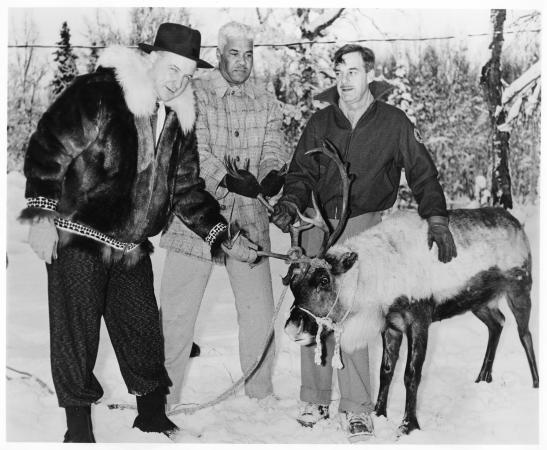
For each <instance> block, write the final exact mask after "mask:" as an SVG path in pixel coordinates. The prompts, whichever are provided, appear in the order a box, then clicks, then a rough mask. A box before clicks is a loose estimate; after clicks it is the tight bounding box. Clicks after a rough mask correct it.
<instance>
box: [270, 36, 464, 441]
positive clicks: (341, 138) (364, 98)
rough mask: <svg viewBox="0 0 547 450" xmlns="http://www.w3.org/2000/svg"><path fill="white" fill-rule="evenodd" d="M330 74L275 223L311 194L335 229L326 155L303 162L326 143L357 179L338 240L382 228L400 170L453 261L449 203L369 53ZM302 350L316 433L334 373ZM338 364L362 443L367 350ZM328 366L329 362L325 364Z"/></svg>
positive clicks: (348, 56) (314, 244)
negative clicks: (378, 83) (377, 94)
mask: <svg viewBox="0 0 547 450" xmlns="http://www.w3.org/2000/svg"><path fill="white" fill-rule="evenodd" d="M334 68H335V74H336V87H333V88H331V89H329V90H327V91H326V92H324V93H322V94H320V95H319V96H317V98H318V99H320V100H323V101H326V102H328V103H330V106H328V107H326V108H324V109H322V110H320V111H318V112H316V113H315V114H314V115H313V116H312V117H311V118H310V120H309V122H308V123H307V125H306V127H305V129H304V131H303V133H302V136H301V138H300V141H299V143H298V146H297V148H296V152H295V154H294V157H293V160H292V162H291V165H290V168H289V172H288V174H287V177H286V181H285V185H284V188H283V196H282V197H281V198H280V200H279V202H278V203H277V204H276V205H275V211H274V214H273V216H272V221H273V222H274V223H275V224H276V225H277V226H279V227H280V228H281V229H282V230H283V231H285V232H286V231H288V228H289V225H290V224H292V223H293V222H294V221H295V220H296V218H297V209H300V210H302V211H303V210H305V209H306V208H308V207H310V205H311V192H312V190H313V191H315V193H316V194H317V197H318V199H319V203H320V204H321V205H322V207H323V208H324V211H325V213H326V215H327V217H328V218H329V219H330V220H331V223H332V224H333V226H336V225H337V223H338V220H339V219H340V214H341V204H342V185H341V182H340V178H339V177H340V175H339V172H338V169H337V167H336V165H335V164H334V163H333V162H332V161H331V160H330V159H328V158H327V157H326V156H324V155H317V156H313V157H310V156H306V155H305V152H306V151H307V150H310V149H312V148H316V147H319V146H321V145H322V143H323V139H325V138H328V139H329V140H330V141H331V142H332V143H334V145H335V146H336V147H337V148H338V149H339V151H340V152H341V155H340V156H341V157H342V159H343V160H344V161H346V162H348V163H349V171H350V172H351V173H352V174H354V175H355V178H354V181H353V183H352V186H351V193H350V199H349V209H350V216H349V220H348V222H347V224H346V226H345V229H344V232H343V234H342V235H341V237H340V241H343V240H345V239H346V238H349V237H351V236H354V235H356V234H358V233H360V232H362V231H364V230H366V229H367V228H370V227H371V226H374V225H375V224H377V223H379V222H380V221H381V211H383V210H385V209H388V208H390V207H391V206H392V205H393V204H394V202H395V200H396V198H397V190H398V186H399V179H400V175H401V170H402V169H403V168H404V169H405V174H406V178H407V180H408V184H409V186H410V188H411V189H412V192H413V194H414V196H415V197H416V200H417V202H418V212H419V214H420V216H421V217H424V218H426V219H427V220H428V223H429V233H428V244H429V247H430V248H431V246H432V244H433V242H435V243H436V244H437V247H438V256H439V259H440V260H441V261H443V262H448V261H450V260H451V259H452V258H453V257H454V256H456V247H455V245H454V241H453V239H452V235H451V233H450V230H449V229H448V218H447V211H446V201H445V197H444V193H443V190H442V188H441V186H440V184H439V182H438V180H437V175H438V174H437V170H436V168H435V166H434V164H433V161H432V159H431V157H430V155H429V153H428V152H427V150H426V148H425V146H424V144H423V141H422V138H421V137H420V134H419V132H418V130H417V129H416V128H415V126H414V125H413V124H412V122H410V120H409V119H408V118H407V117H406V115H405V113H404V112H403V111H401V110H399V109H398V108H396V107H394V106H390V105H388V104H386V103H384V102H382V101H379V100H375V98H374V96H373V94H372V93H371V90H370V89H369V80H368V76H367V72H370V71H372V70H373V68H374V53H373V52H372V51H371V50H370V49H368V48H363V47H361V46H359V45H345V46H343V47H342V48H340V49H339V50H338V51H337V52H336V54H335V55H334ZM321 242H322V236H321V234H320V233H319V232H318V230H316V229H314V230H310V231H309V232H306V233H304V234H303V236H302V246H303V247H304V249H305V250H306V252H307V254H308V255H313V254H315V253H317V249H318V248H319V247H320V244H321ZM424 245H426V243H425V242H424ZM333 341H334V339H333V338H332V334H331V335H330V337H329V339H328V340H327V352H328V353H330V355H331V356H332V351H333V347H334V342H333ZM301 349H302V350H301V366H302V370H301V374H302V375H301V376H302V386H301V391H300V398H301V400H302V401H303V402H305V404H304V405H303V408H302V411H301V413H300V415H299V417H298V421H299V422H300V423H301V424H302V425H304V426H313V425H315V423H316V422H317V421H318V420H321V419H325V418H328V416H329V411H328V406H329V403H330V395H331V384H332V368H331V367H326V366H319V367H318V366H315V365H314V349H313V348H310V347H301ZM342 357H343V360H344V368H343V369H340V370H339V371H338V381H339V388H340V395H341V399H340V405H339V411H340V412H342V413H344V414H343V418H344V419H345V420H344V424H343V425H344V426H345V427H346V429H347V430H348V433H349V439H350V441H355V440H362V439H366V438H368V437H369V436H371V435H372V434H373V423H372V420H371V418H370V413H371V412H372V410H373V403H372V400H371V388H370V374H369V361H368V349H367V348H365V349H363V350H358V351H356V352H354V353H352V354H346V353H343V356H342ZM326 360H328V361H330V357H329V356H327V358H326Z"/></svg>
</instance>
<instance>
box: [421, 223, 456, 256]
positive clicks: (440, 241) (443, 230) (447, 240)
mask: <svg viewBox="0 0 547 450" xmlns="http://www.w3.org/2000/svg"><path fill="white" fill-rule="evenodd" d="M427 223H428V225H429V229H428V230H427V245H429V249H430V250H431V247H432V246H433V242H435V243H436V244H437V248H438V249H439V261H441V262H443V263H447V262H449V261H450V260H451V259H452V258H455V257H456V256H458V252H457V251H456V244H455V243H454V238H453V237H452V233H451V232H450V230H449V229H448V217H444V216H431V217H429V218H428V219H427Z"/></svg>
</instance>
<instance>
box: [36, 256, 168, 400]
mask: <svg viewBox="0 0 547 450" xmlns="http://www.w3.org/2000/svg"><path fill="white" fill-rule="evenodd" d="M46 267H47V272H48V294H49V322H50V351H51V370H52V375H53V383H54V385H55V391H56V393H57V399H58V402H59V406H61V407H66V406H79V405H89V404H91V403H93V402H96V401H97V400H99V399H100V398H101V397H102V395H103V390H102V388H101V385H100V384H99V381H98V380H97V378H95V375H94V374H93V368H94V366H95V361H96V359H97V351H98V348H99V336H100V326H101V317H104V321H105V324H106V327H107V330H108V334H109V335H110V340H111V342H112V346H113V347H114V351H115V353H116V357H117V359H118V363H119V365H120V370H121V374H122V377H123V379H124V381H125V384H126V386H127V388H128V390H129V393H131V394H136V395H143V394H147V393H149V392H151V391H153V390H154V389H156V388H157V387H158V386H165V387H167V386H169V385H170V381H169V377H168V376H167V372H166V370H165V367H164V355H163V340H162V337H161V328H160V319H159V311H158V307H157V304H156V299H155V296H154V289H153V275H152V264H151V261H150V257H149V256H144V257H142V258H141V259H140V260H139V262H137V264H136V265H134V266H133V267H126V266H125V265H124V263H123V262H114V263H108V264H107V263H105V262H103V260H102V258H101V256H100V255H99V254H98V252H93V251H92V250H88V249H81V248H77V247H73V246H67V247H64V248H61V249H59V253H58V258H57V259H56V260H54V261H53V263H52V264H46Z"/></svg>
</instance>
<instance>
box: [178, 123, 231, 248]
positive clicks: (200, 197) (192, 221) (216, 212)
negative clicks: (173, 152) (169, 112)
mask: <svg viewBox="0 0 547 450" xmlns="http://www.w3.org/2000/svg"><path fill="white" fill-rule="evenodd" d="M173 212H174V214H175V215H176V216H177V217H178V218H179V219H180V220H182V222H183V223H184V224H185V225H186V226H187V227H188V228H190V230H192V231H193V232H194V233H196V234H197V235H198V236H200V237H201V238H202V239H205V238H206V237H207V236H208V235H209V232H210V231H211V230H212V229H213V227H214V226H215V225H217V224H219V223H223V224H226V223H227V222H226V219H225V218H224V217H223V216H222V214H221V213H220V205H219V204H218V202H217V201H216V200H215V198H214V197H213V196H212V195H211V194H210V193H209V192H207V191H206V190H205V182H204V181H203V179H202V178H200V176H199V155H198V148H197V139H196V133H195V131H194V130H192V131H191V132H189V133H187V134H184V136H183V138H182V144H180V148H179V162H178V169H177V174H176V182H175V195H174V205H173Z"/></svg>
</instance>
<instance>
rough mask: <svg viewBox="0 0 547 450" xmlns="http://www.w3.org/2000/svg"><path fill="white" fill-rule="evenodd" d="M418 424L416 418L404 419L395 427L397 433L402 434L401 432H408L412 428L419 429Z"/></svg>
mask: <svg viewBox="0 0 547 450" xmlns="http://www.w3.org/2000/svg"><path fill="white" fill-rule="evenodd" d="M419 429H420V425H418V420H416V419H411V420H408V419H405V420H403V423H401V425H399V428H398V429H397V435H398V436H402V435H403V434H410V433H411V432H412V431H414V430H419Z"/></svg>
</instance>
